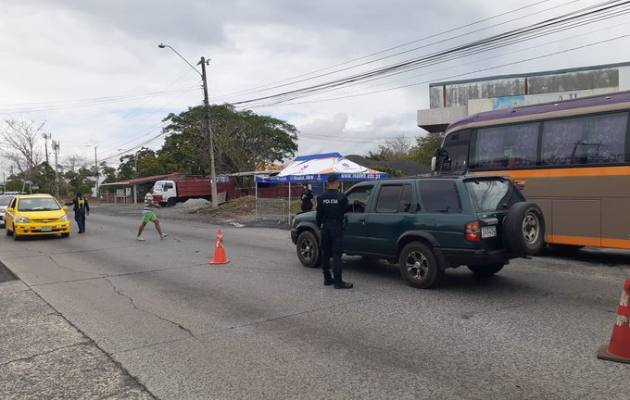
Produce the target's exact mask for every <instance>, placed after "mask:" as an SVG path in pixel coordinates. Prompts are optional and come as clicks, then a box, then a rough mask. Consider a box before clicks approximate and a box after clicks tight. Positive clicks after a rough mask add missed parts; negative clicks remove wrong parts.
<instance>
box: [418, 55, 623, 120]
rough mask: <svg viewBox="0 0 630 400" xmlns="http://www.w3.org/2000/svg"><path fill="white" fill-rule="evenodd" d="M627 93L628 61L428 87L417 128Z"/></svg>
mask: <svg viewBox="0 0 630 400" xmlns="http://www.w3.org/2000/svg"><path fill="white" fill-rule="evenodd" d="M626 90H630V62H628V63H621V64H609V65H598V66H592V67H583V68H572V69H564V70H556V71H544V72H535V73H531V74H520V75H502V76H491V77H487V78H478V79H471V80H464V81H452V82H437V83H432V84H430V85H429V97H430V108H429V109H427V110H418V126H419V127H420V128H423V129H426V130H427V131H429V132H444V131H445V130H446V127H447V126H448V125H449V124H450V123H452V122H455V121H457V120H459V119H461V118H464V117H467V116H469V115H473V114H477V113H480V112H484V111H492V110H498V109H502V108H510V107H519V106H526V105H531V104H538V103H547V102H553V101H561V100H568V99H575V98H579V97H587V96H595V95H601V94H606V93H614V92H619V91H626Z"/></svg>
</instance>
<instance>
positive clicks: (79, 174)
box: [64, 167, 94, 194]
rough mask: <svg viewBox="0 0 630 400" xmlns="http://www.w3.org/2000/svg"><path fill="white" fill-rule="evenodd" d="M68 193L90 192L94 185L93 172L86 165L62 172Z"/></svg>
mask: <svg viewBox="0 0 630 400" xmlns="http://www.w3.org/2000/svg"><path fill="white" fill-rule="evenodd" d="M64 178H65V180H66V182H67V183H68V190H69V192H70V193H72V194H74V193H90V192H91V191H92V188H93V187H94V173H93V171H91V170H89V169H88V168H86V167H81V168H79V169H78V170H77V171H68V172H66V173H65V174H64Z"/></svg>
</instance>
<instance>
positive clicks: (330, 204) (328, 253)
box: [316, 174, 353, 289]
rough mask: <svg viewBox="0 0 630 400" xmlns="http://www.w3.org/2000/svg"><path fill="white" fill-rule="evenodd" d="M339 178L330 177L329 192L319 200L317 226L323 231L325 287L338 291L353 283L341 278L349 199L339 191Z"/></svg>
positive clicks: (347, 287)
mask: <svg viewBox="0 0 630 400" xmlns="http://www.w3.org/2000/svg"><path fill="white" fill-rule="evenodd" d="M339 186H340V182H339V177H338V176H337V175H334V174H333V175H330V176H329V177H328V190H327V191H326V192H325V193H323V194H322V195H320V196H319V197H318V198H317V213H316V220H317V226H319V228H320V229H321V233H322V235H321V237H322V238H321V247H322V258H321V262H322V270H323V272H324V285H326V286H329V285H335V288H336V289H350V288H352V286H353V285H352V283H348V282H344V281H343V279H342V277H341V267H342V264H341V254H342V252H343V229H344V222H345V213H346V211H347V210H348V198H347V197H346V195H345V194H343V193H342V192H340V191H339ZM331 257H332V259H333V275H331V274H330V258H331Z"/></svg>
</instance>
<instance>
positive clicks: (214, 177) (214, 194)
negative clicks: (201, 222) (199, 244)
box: [200, 57, 219, 208]
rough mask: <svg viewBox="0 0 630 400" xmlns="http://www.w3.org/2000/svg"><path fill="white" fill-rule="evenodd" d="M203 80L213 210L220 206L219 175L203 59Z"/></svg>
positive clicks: (202, 58)
mask: <svg viewBox="0 0 630 400" xmlns="http://www.w3.org/2000/svg"><path fill="white" fill-rule="evenodd" d="M200 64H201V79H202V81H203V105H204V108H205V115H204V118H205V124H204V125H205V129H206V137H207V138H208V151H209V152H210V179H211V181H210V188H211V194H212V208H217V207H218V206H219V199H218V194H217V175H216V170H215V165H214V133H213V132H212V127H211V126H210V104H209V101H208V78H207V75H206V58H205V57H201V61H200Z"/></svg>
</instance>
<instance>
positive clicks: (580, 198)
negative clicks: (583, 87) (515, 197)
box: [432, 92, 630, 250]
mask: <svg viewBox="0 0 630 400" xmlns="http://www.w3.org/2000/svg"><path fill="white" fill-rule="evenodd" d="M629 113H630V92H619V93H614V94H610V95H604V96H593V97H585V98H580V99H574V100H568V101H559V102H554V103H546V104H538V105H532V106H525V107H518V108H510V109H502V110H495V111H489V112H485V113H480V114H476V115H472V116H470V117H467V118H465V119H462V120H460V121H457V122H455V123H453V124H451V125H450V126H449V127H448V128H447V130H446V133H445V137H444V141H443V143H442V146H441V147H440V148H439V149H438V151H437V152H436V157H434V159H433V162H432V168H433V169H434V171H435V172H436V173H442V174H459V173H464V174H471V175H475V174H493V175H494V174H499V175H503V176H506V177H509V178H510V179H511V180H513V181H514V182H515V183H516V185H517V186H518V187H519V188H520V189H521V190H522V192H523V194H524V195H525V196H526V198H527V199H528V200H530V201H533V202H535V203H537V204H538V206H539V207H540V208H541V209H542V211H543V214H544V222H545V224H544V227H543V228H544V238H545V242H546V243H547V244H550V245H552V246H553V247H557V248H560V249H565V250H575V249H579V248H581V247H585V246H588V247H598V248H613V249H630V124H628V118H629Z"/></svg>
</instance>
